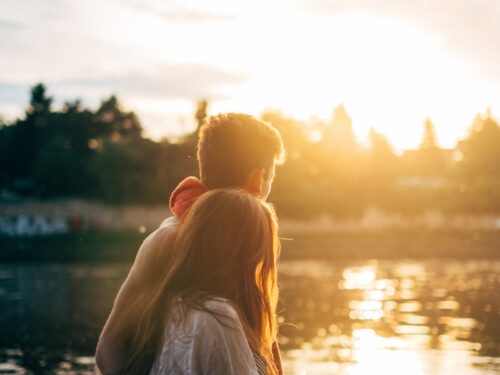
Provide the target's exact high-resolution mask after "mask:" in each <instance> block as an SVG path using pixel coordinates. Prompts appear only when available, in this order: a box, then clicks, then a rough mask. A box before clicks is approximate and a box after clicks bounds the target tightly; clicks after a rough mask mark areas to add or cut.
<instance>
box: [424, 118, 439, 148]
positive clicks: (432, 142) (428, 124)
mask: <svg viewBox="0 0 500 375" xmlns="http://www.w3.org/2000/svg"><path fill="white" fill-rule="evenodd" d="M437 147H438V146H437V142H436V131H435V130H434V123H433V122H432V120H431V119H430V118H427V119H426V120H425V121H424V134H423V136H422V143H421V144H420V149H432V148H434V149H435V148H437Z"/></svg>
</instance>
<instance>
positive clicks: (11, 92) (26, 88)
mask: <svg viewBox="0 0 500 375" xmlns="http://www.w3.org/2000/svg"><path fill="white" fill-rule="evenodd" d="M29 92H30V85H28V84H24V83H9V82H1V81H0V103H1V104H8V105H11V104H26V103H27V101H28V99H29V95H30V94H29Z"/></svg>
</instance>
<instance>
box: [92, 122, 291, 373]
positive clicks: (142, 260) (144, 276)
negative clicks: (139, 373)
mask: <svg viewBox="0 0 500 375" xmlns="http://www.w3.org/2000/svg"><path fill="white" fill-rule="evenodd" d="M197 154H198V163H199V173H200V180H198V179H197V178H195V177H189V178H187V179H186V180H184V181H183V182H181V183H180V184H179V186H178V187H177V188H176V189H175V190H174V192H173V193H172V195H171V197H170V208H171V210H172V213H173V214H174V216H173V217H171V218H168V219H166V220H165V221H164V222H163V223H162V224H161V226H160V227H159V228H158V229H157V230H156V231H154V232H153V233H151V234H150V235H149V236H148V237H147V238H146V239H145V240H144V242H143V244H142V245H141V247H140V249H139V251H138V253H137V256H136V259H135V261H134V264H133V266H132V268H131V269H130V272H129V274H128V276H127V278H126V280H125V282H124V283H123V285H122V287H121V288H120V291H119V292H118V294H117V296H116V299H115V302H114V305H113V309H112V311H111V313H110V315H109V318H108V321H107V322H106V325H105V326H104V328H103V331H102V333H101V336H100V338H99V342H98V344H97V350H96V362H97V366H98V367H99V369H100V370H101V372H102V373H103V374H105V375H107V374H119V373H120V372H121V370H122V367H123V366H124V364H125V363H126V358H127V352H128V350H127V337H121V336H122V334H121V332H123V331H122V330H120V329H118V328H119V325H120V313H121V312H122V311H124V310H125V309H126V307H127V306H128V304H130V303H131V302H132V301H133V300H134V299H135V296H136V295H137V294H139V293H141V290H144V288H146V287H148V286H151V285H154V283H155V279H156V276H157V275H158V272H160V271H159V270H161V265H158V264H156V263H155V261H156V260H157V259H160V258H161V257H159V256H158V254H159V252H161V251H165V249H164V246H165V243H166V242H168V241H166V238H167V237H169V235H170V234H171V233H172V232H173V231H175V230H176V228H177V226H178V223H179V220H182V218H183V216H184V214H185V213H186V212H187V211H188V210H189V208H190V206H191V205H192V204H193V203H194V201H195V200H196V198H197V197H199V196H200V195H201V194H203V193H204V192H206V191H207V190H209V189H216V188H235V189H244V190H246V191H247V192H249V193H250V194H252V195H254V196H257V197H260V198H262V199H266V198H267V196H268V195H269V192H270V190H271V185H272V182H273V179H274V169H275V165H276V164H279V163H282V162H283V160H284V150H283V142H282V139H281V136H280V134H279V133H278V131H277V130H276V129H274V128H273V127H272V126H270V125H268V124H267V123H264V122H262V121H259V120H257V119H255V118H254V117H252V116H249V115H245V114H235V113H228V114H221V115H218V116H213V117H210V118H209V119H208V120H207V121H206V123H205V124H204V125H203V127H202V128H201V131H200V138H199V142H198V153H197ZM159 329H161V328H159ZM273 351H274V353H275V360H276V363H277V366H278V367H279V370H280V372H281V368H280V366H281V362H280V358H279V352H278V350H277V349H276V348H273Z"/></svg>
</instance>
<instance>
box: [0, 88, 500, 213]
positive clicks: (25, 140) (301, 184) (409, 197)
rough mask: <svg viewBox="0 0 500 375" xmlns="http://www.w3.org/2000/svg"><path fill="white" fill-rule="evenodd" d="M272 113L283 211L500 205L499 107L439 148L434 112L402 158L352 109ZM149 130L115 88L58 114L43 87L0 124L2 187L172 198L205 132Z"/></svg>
mask: <svg viewBox="0 0 500 375" xmlns="http://www.w3.org/2000/svg"><path fill="white" fill-rule="evenodd" d="M206 113H207V103H206V102H200V103H198V107H197V109H196V112H195V117H196V120H197V122H198V124H201V122H202V121H203V119H204V118H205V116H206ZM262 119H264V120H265V121H269V122H270V123H272V124H273V125H274V126H275V127H276V128H277V129H278V130H279V131H280V132H281V134H282V135H283V139H284V142H285V146H286V148H287V153H288V160H287V162H286V163H285V165H284V166H282V167H280V168H279V169H278V171H277V176H278V177H277V179H276V181H275V184H274V187H273V192H272V195H271V197H270V200H271V201H272V202H273V203H275V205H276V206H277V208H278V210H279V211H280V214H283V215H286V216H300V217H308V216H313V215H318V214H322V213H328V214H331V215H334V216H344V217H345V216H356V215H360V214H362V213H363V212H364V211H365V210H366V209H367V208H369V207H378V208H381V209H383V210H385V211H389V212H399V213H402V214H414V213H419V212H422V211H426V210H429V209H439V210H442V211H444V212H460V213H498V212H500V127H499V124H498V123H497V122H496V121H495V120H494V118H493V116H492V115H491V114H489V113H487V114H485V115H478V116H477V117H476V118H475V120H474V122H473V124H472V126H471V128H470V131H469V132H468V134H466V135H465V136H464V138H463V140H462V141H460V142H459V143H458V144H457V145H456V147H455V148H454V149H452V150H445V149H441V148H439V147H438V145H437V143H436V139H435V135H434V127H433V124H432V122H431V120H427V121H426V122H425V123H424V127H423V137H422V142H421V145H420V147H419V148H418V149H417V150H412V151H406V152H405V153H404V154H403V155H397V154H396V153H395V152H394V150H393V148H392V147H391V145H390V143H389V142H388V141H387V139H386V138H385V137H384V136H383V135H382V134H379V133H378V132H377V131H375V130H372V131H371V133H370V145H369V147H362V146H361V145H360V144H359V142H358V140H357V139H356V137H355V136H354V133H353V130H352V121H351V119H350V117H349V115H348V113H347V111H346V110H345V108H344V107H343V106H338V107H337V108H336V109H335V110H334V113H333V116H332V119H331V120H329V121H325V122H321V121H314V122H313V121H311V122H308V123H304V122H300V121H297V120H294V119H292V118H287V117H285V116H283V115H282V114H280V113H265V114H263V115H262ZM402 121H404V119H403V120H402ZM142 130H143V129H142V126H141V124H140V121H139V119H138V117H137V116H136V115H135V114H134V113H133V112H128V111H125V110H124V109H123V108H121V106H120V104H119V102H118V100H117V98H116V97H114V96H112V97H110V98H108V99H107V100H104V101H103V102H102V103H101V105H100V107H99V108H98V109H97V110H95V111H93V110H90V109H88V108H84V107H83V106H82V105H81V103H80V102H78V101H75V102H68V103H66V104H65V105H64V107H63V108H62V109H61V110H59V111H55V110H53V108H52V98H51V97H49V96H48V95H47V93H46V90H45V87H44V86H43V85H42V84H38V85H36V86H34V87H33V88H32V91H31V100H30V105H29V107H28V108H27V110H26V115H25V116H24V118H21V119H18V120H17V121H15V123H13V124H4V125H2V126H1V128H0V189H1V190H2V191H3V192H4V193H3V195H6V193H15V194H17V195H21V196H31V197H39V198H59V197H81V198H85V199H97V200H101V201H105V202H111V203H120V204H126V203H157V202H165V204H166V202H167V200H168V196H169V193H170V191H171V190H172V189H173V188H174V187H175V185H176V184H177V183H178V182H179V181H180V180H181V179H182V178H183V177H185V176H188V175H192V174H196V169H197V168H196V155H195V149H196V139H197V132H194V133H192V134H186V135H185V136H184V138H183V139H181V140H177V141H176V142H171V141H168V140H163V141H161V142H155V141H152V140H150V139H147V138H145V137H144V136H143V134H142ZM7 195H8V194H7Z"/></svg>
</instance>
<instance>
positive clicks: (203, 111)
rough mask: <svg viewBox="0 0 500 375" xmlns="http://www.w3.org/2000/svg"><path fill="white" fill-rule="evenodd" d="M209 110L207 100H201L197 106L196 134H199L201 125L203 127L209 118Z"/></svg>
mask: <svg viewBox="0 0 500 375" xmlns="http://www.w3.org/2000/svg"><path fill="white" fill-rule="evenodd" d="M207 108H208V102H207V101H206V100H200V101H199V102H198V103H197V104H196V112H195V115H194V117H195V119H196V124H197V127H196V134H198V133H199V131H200V128H201V125H203V121H205V119H206V118H207V116H208V114H207Z"/></svg>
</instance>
